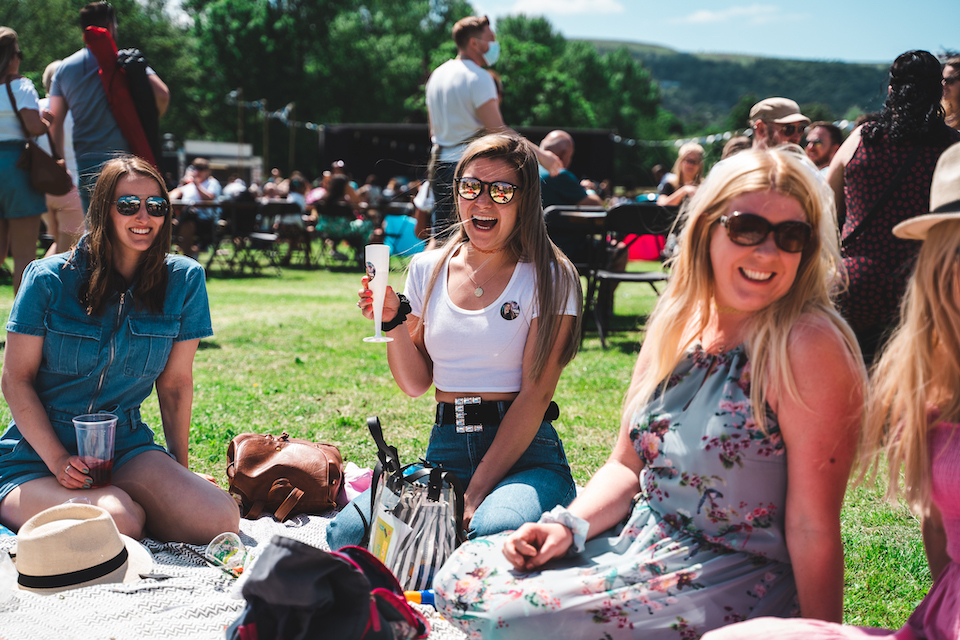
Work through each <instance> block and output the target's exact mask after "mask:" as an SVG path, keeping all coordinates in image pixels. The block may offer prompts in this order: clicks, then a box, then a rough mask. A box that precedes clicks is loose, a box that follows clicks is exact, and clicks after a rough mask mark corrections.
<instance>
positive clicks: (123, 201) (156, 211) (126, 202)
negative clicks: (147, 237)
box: [113, 196, 170, 218]
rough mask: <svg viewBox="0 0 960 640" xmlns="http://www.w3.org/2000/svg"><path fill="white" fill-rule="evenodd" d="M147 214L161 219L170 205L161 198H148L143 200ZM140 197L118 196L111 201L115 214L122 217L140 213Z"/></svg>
mask: <svg viewBox="0 0 960 640" xmlns="http://www.w3.org/2000/svg"><path fill="white" fill-rule="evenodd" d="M143 202H144V203H145V204H146V207H147V213H148V214H150V215H151V216H153V217H154V218H162V217H164V216H165V215H167V211H169V210H170V203H169V202H167V200H166V199H165V198H163V197H162V196H148V197H146V198H143ZM140 203H141V199H140V196H120V197H119V198H117V199H116V200H114V201H113V204H115V205H117V213H119V214H120V215H122V216H132V215H135V214H136V213H137V212H138V211H140Z"/></svg>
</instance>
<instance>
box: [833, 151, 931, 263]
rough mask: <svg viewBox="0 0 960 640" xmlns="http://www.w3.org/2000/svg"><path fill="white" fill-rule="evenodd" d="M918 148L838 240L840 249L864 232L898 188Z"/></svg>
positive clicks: (915, 159)
mask: <svg viewBox="0 0 960 640" xmlns="http://www.w3.org/2000/svg"><path fill="white" fill-rule="evenodd" d="M860 144H863V141H862V140H861V141H860ZM920 149H921V147H920V146H917V147H914V149H913V151H911V152H910V157H909V158H907V160H906V162H904V163H903V164H901V165H900V169H899V170H898V171H897V175H895V176H893V180H891V181H890V182H888V183H887V188H886V189H884V190H883V193H881V194H880V197H879V198H877V199H876V200H874V202H873V204H872V205H870V209H868V210H867V213H866V214H864V216H863V218H861V220H860V224H858V225H857V226H856V228H855V229H854V230H853V231H852V232H851V233H850V235H849V236H847V237H846V238H840V248H843V247H845V246H847V245H848V244H850V243H851V242H853V241H854V240H856V239H857V238H858V237H859V236H860V234H862V233H863V232H864V229H866V227H867V222H869V221H870V219H871V218H873V216H874V215H875V214H876V213H877V211H878V210H879V209H880V205H882V204H884V203H885V202H886V201H887V199H888V198H889V197H890V194H892V193H893V190H894V189H896V188H897V187H898V186H900V183H901V182H902V181H903V178H904V177H905V176H906V175H907V171H908V170H909V169H912V168H913V165H914V164H916V161H917V156H919V155H920Z"/></svg>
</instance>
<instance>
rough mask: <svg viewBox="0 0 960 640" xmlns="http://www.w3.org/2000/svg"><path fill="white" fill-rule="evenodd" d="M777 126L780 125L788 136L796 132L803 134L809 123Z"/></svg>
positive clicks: (782, 131) (781, 129)
mask: <svg viewBox="0 0 960 640" xmlns="http://www.w3.org/2000/svg"><path fill="white" fill-rule="evenodd" d="M777 126H778V127H780V132H781V133H783V135H785V136H787V137H790V136H792V135H794V134H795V133H799V134H800V135H803V132H804V131H806V130H807V125H805V124H778V125H777Z"/></svg>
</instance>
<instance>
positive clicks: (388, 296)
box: [357, 276, 400, 322]
mask: <svg viewBox="0 0 960 640" xmlns="http://www.w3.org/2000/svg"><path fill="white" fill-rule="evenodd" d="M360 284H361V285H362V287H363V288H362V289H360V291H359V294H360V300H359V301H358V302H357V306H358V307H360V313H362V314H363V317H364V318H366V319H367V320H373V291H372V290H371V289H370V278H369V277H368V276H363V278H361V279H360ZM399 309H400V298H398V297H397V294H396V292H395V291H394V290H393V287H391V286H390V285H387V290H386V292H385V293H384V296H383V317H382V321H383V322H390V321H391V320H393V319H394V318H395V317H396V315H397V311H398V310H399Z"/></svg>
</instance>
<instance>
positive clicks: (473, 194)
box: [457, 178, 518, 204]
mask: <svg viewBox="0 0 960 640" xmlns="http://www.w3.org/2000/svg"><path fill="white" fill-rule="evenodd" d="M484 186H486V187H487V189H488V190H489V193H490V199H491V200H493V201H494V202H496V203H497V204H507V203H508V202H510V201H511V200H513V194H515V193H516V192H517V189H518V187H517V185H515V184H510V183H509V182H484V181H483V180H478V179H477V178H457V193H458V194H459V195H460V197H461V198H463V199H464V200H476V199H477V198H479V197H480V194H482V193H483V187H484Z"/></svg>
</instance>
